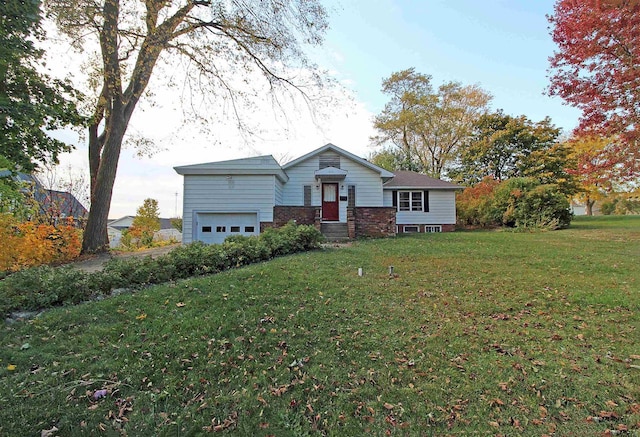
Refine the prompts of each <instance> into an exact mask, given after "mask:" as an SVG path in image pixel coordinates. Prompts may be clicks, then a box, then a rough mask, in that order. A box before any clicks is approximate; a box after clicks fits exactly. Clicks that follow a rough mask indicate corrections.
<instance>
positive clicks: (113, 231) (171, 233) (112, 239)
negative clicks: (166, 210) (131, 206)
mask: <svg viewBox="0 0 640 437" xmlns="http://www.w3.org/2000/svg"><path fill="white" fill-rule="evenodd" d="M134 218H135V217H134V216H132V215H125V216H123V217H120V218H117V219H109V221H108V222H107V235H108V237H109V247H111V248H112V249H113V248H116V247H119V246H120V240H121V239H122V231H124V230H127V229H129V228H130V227H131V226H132V225H133V219H134ZM159 220H160V230H159V231H156V232H155V233H154V234H153V239H154V240H159V241H163V240H175V241H180V240H181V239H182V234H181V233H180V231H179V230H177V229H175V228H174V227H173V225H172V224H171V220H172V219H170V218H160V219H159Z"/></svg>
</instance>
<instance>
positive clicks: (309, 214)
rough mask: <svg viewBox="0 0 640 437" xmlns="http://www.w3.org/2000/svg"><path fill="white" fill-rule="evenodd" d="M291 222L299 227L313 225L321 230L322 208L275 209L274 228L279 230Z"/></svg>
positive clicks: (280, 207)
mask: <svg viewBox="0 0 640 437" xmlns="http://www.w3.org/2000/svg"><path fill="white" fill-rule="evenodd" d="M291 220H293V221H295V222H296V223H297V224H299V225H312V226H315V227H316V229H320V207H318V206H283V205H278V206H274V207H273V224H272V226H274V227H276V228H279V227H280V226H284V225H286V224H287V223H289V222H290V221H291ZM261 227H262V226H261Z"/></svg>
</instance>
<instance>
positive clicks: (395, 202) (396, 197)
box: [391, 191, 398, 208]
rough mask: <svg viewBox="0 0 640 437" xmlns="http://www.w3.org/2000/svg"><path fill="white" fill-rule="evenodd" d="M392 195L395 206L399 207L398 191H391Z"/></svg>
mask: <svg viewBox="0 0 640 437" xmlns="http://www.w3.org/2000/svg"><path fill="white" fill-rule="evenodd" d="M391 197H392V198H393V206H395V207H396V208H397V207H398V192H397V191H392V192H391Z"/></svg>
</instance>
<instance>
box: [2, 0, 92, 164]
mask: <svg viewBox="0 0 640 437" xmlns="http://www.w3.org/2000/svg"><path fill="white" fill-rule="evenodd" d="M40 22H41V13H40V1H38V0H3V1H2V2H0V132H1V138H0V155H3V156H4V157H5V158H7V159H8V160H9V161H11V162H12V163H13V164H14V166H17V168H19V169H20V170H22V171H31V170H33V169H34V168H36V167H37V166H38V164H46V163H49V162H54V163H55V162H57V158H58V154H59V153H61V152H65V151H68V150H70V149H71V146H69V145H67V144H65V143H64V142H62V141H59V140H56V139H54V138H53V137H51V136H50V135H49V133H48V132H47V131H46V130H48V131H51V130H56V129H60V128H62V127H65V126H68V125H79V124H81V123H82V118H81V117H80V116H79V115H78V112H77V111H76V107H75V104H74V102H73V100H74V99H75V98H77V97H78V94H77V93H76V92H75V91H74V89H73V88H72V87H71V86H69V84H67V83H65V82H62V81H59V80H53V79H51V78H50V77H49V76H48V75H46V74H44V73H42V72H41V71H39V68H40V67H41V66H42V54H43V53H42V51H40V50H38V49H36V47H35V45H34V41H35V40H37V39H42V38H43V36H44V34H43V32H42V30H41V27H40ZM45 129H46V130H45Z"/></svg>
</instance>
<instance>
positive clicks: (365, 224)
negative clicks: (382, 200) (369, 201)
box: [353, 206, 396, 237]
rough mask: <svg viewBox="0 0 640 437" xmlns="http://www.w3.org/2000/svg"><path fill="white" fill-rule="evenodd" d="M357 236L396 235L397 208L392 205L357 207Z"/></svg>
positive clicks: (355, 213)
mask: <svg viewBox="0 0 640 437" xmlns="http://www.w3.org/2000/svg"><path fill="white" fill-rule="evenodd" d="M353 215H354V221H355V224H354V227H355V236H356V237H391V236H394V235H396V208H395V207H392V206H389V207H387V206H380V207H366V206H365V207H362V206H359V207H356V208H354V211H353Z"/></svg>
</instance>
